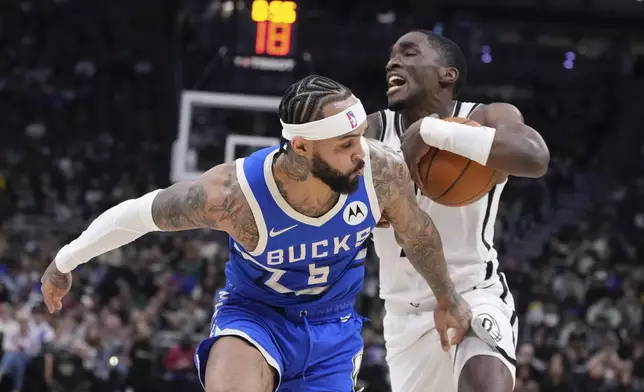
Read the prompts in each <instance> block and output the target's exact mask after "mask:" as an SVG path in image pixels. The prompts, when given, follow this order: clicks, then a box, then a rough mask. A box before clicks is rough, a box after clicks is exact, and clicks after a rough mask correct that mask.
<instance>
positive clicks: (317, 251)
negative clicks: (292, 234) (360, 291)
mask: <svg viewBox="0 0 644 392" xmlns="http://www.w3.org/2000/svg"><path fill="white" fill-rule="evenodd" d="M370 233H371V227H369V228H366V229H364V230H360V231H358V232H357V233H353V234H347V235H345V236H343V237H334V238H331V239H328V240H321V241H316V242H313V243H307V244H299V245H291V246H289V247H288V248H287V249H274V250H270V251H268V252H266V264H267V265H280V264H282V263H284V262H285V261H286V262H288V263H296V262H298V261H303V260H307V261H311V260H315V259H323V258H325V257H331V256H335V255H338V254H340V253H341V252H349V251H351V250H352V249H355V248H359V247H360V246H362V244H364V242H365V241H366V239H367V238H368V237H369V234H370Z"/></svg>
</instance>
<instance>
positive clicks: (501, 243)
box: [0, 0, 644, 392]
mask: <svg viewBox="0 0 644 392" xmlns="http://www.w3.org/2000/svg"><path fill="white" fill-rule="evenodd" d="M81 3H83V2H79V1H74V0H47V1H45V0H43V1H27V0H23V1H18V2H15V3H14V2H12V4H11V5H8V4H2V5H0V9H2V12H1V13H0V18H1V20H0V22H1V23H0V26H1V27H2V34H0V117H1V118H3V124H2V127H3V142H2V143H0V332H1V334H2V346H1V347H2V357H1V360H0V381H1V384H0V390H7V391H20V390H23V391H44V390H51V391H96V392H100V391H113V390H122V391H132V392H134V391H136V392H138V391H166V390H167V391H171V390H179V389H180V388H183V389H182V390H185V391H198V390H200V388H201V386H200V385H199V382H198V381H197V380H196V377H195V375H196V372H195V369H194V365H193V360H192V355H193V353H194V349H195V344H196V342H198V340H199V339H201V338H203V337H204V336H206V335H207V333H208V331H209V323H210V316H211V311H212V309H213V298H214V294H215V292H216V290H217V289H218V288H220V287H222V285H223V284H224V276H223V267H224V263H225V262H226V256H227V243H226V236H224V235H221V234H220V233H216V232H205V231H204V232H201V231H196V232H191V233H187V234H186V233H177V234H153V235H148V236H146V237H144V238H142V239H140V240H138V241H136V243H134V244H131V245H128V246H126V247H123V248H122V249H119V250H116V251H113V252H110V253H108V254H106V255H103V256H101V257H99V258H98V259H97V260H94V261H92V262H91V263H88V264H86V265H83V266H81V267H80V268H79V269H78V270H77V271H76V272H75V274H74V285H73V289H72V293H71V294H70V295H69V296H68V297H66V299H65V302H64V310H63V312H62V313H61V314H59V315H56V316H50V315H49V314H47V313H46V310H45V309H43V307H42V301H41V298H40V296H39V278H40V275H41V273H42V271H44V269H45V267H46V265H47V264H48V263H49V262H50V261H51V260H52V258H53V256H54V255H55V253H56V252H57V250H58V249H59V248H60V247H61V246H62V245H64V244H65V243H66V242H67V241H69V240H71V239H73V238H74V237H75V236H77V235H78V234H79V233H80V232H81V231H82V230H83V229H84V227H86V225H87V224H88V223H89V222H90V221H91V219H93V218H94V217H95V216H96V215H97V214H99V213H100V212H101V211H103V210H105V209H107V208H109V207H110V206H112V205H114V204H116V203H118V202H119V201H121V200H124V199H128V198H131V197H136V196H137V195H140V194H142V193H144V192H146V191H149V190H152V189H156V188H159V187H164V186H167V185H168V170H167V163H168V162H169V160H170V158H169V143H166V139H170V140H171V139H172V138H173V135H170V136H164V137H161V136H159V134H158V133H157V129H156V128H155V127H156V125H157V124H158V119H156V118H155V114H156V113H158V111H159V109H158V104H157V103H156V101H155V100H154V99H153V98H152V97H153V96H154V95H155V94H156V93H157V92H158V91H159V90H158V86H156V85H155V83H154V80H156V79H155V77H156V76H155V73H156V72H157V71H158V68H159V66H158V62H156V61H154V60H153V54H152V53H150V48H149V46H148V45H147V41H146V40H147V37H146V35H145V34H144V33H143V32H144V31H145V30H146V29H145V27H142V26H144V25H141V20H137V19H134V18H128V17H127V16H128V13H127V12H126V11H124V8H123V7H125V6H124V5H123V4H125V2H120V1H118V2H115V3H114V4H115V5H114V6H113V8H110V7H106V9H101V10H93V9H91V7H89V6H87V5H83V4H81ZM119 7H121V8H119ZM108 11H109V12H108ZM99 15H100V17H99ZM63 26H64V28H63ZM329 76H335V75H329ZM597 88H598V87H597V86H596V85H588V86H581V87H577V88H561V89H555V90H553V89H546V90H547V91H540V90H539V89H537V88H535V89H534V94H533V95H532V96H530V97H528V98H525V97H524V98H522V99H516V100H512V101H513V102H514V103H516V104H517V106H518V107H519V108H520V109H521V110H522V111H523V113H524V115H525V117H526V122H527V123H528V124H531V125H533V126H534V127H535V128H537V129H538V130H540V131H541V132H542V133H543V135H544V138H545V139H546V141H547V142H548V143H549V145H550V147H551V151H552V153H553V159H552V164H551V169H550V171H549V174H548V175H547V176H546V177H545V178H543V179H539V180H521V179H511V180H510V184H509V186H508V187H507V188H506V189H507V190H506V192H505V194H504V197H503V202H502V205H501V208H500V212H499V219H498V222H497V236H496V237H497V238H496V242H495V246H496V247H497V248H498V249H500V253H501V254H502V257H501V266H502V268H503V270H504V271H505V273H506V275H507V276H508V281H509V282H510V285H511V288H512V291H513V294H514V297H515V299H516V300H517V309H518V310H519V313H520V315H521V317H520V322H521V323H520V330H521V334H520V339H519V348H518V353H517V361H518V369H517V385H516V390H517V391H519V392H522V391H526V392H527V391H530V392H535V391H559V390H561V391H579V392H582V391H606V392H613V391H614V392H617V391H630V390H644V336H643V335H641V332H640V327H641V325H642V316H643V315H642V300H644V297H643V296H642V295H643V294H642V293H643V291H644V286H643V285H642V283H643V282H644V267H642V266H640V265H638V263H637V261H638V260H640V259H641V258H642V257H643V256H644V255H642V254H641V253H642V252H643V251H644V236H643V234H644V204H643V203H644V202H643V201H642V200H644V175H642V173H641V172H639V174H638V171H637V170H635V171H634V173H633V174H632V176H630V177H628V178H624V179H621V182H620V183H618V184H611V186H610V187H609V188H607V189H604V190H605V191H606V192H605V193H606V195H605V196H606V197H603V194H600V193H597V196H593V198H592V201H593V203H595V204H594V205H593V208H592V209H591V210H590V211H588V212H587V213H585V214H584V215H583V218H582V219H578V220H574V221H570V222H565V221H562V225H561V227H558V228H557V231H556V232H557V234H556V235H554V236H548V237H547V238H542V239H539V240H538V241H536V240H535V242H538V243H536V244H535V246H537V247H538V250H539V252H538V253H537V254H538V256H536V257H529V258H528V257H527V256H526V255H525V254H522V253H521V252H516V251H514V250H513V249H515V248H516V247H513V244H517V243H519V242H520V241H521V240H523V239H524V238H527V236H529V235H530V234H531V233H533V232H534V231H535V230H537V229H538V228H540V227H542V226H544V225H547V224H549V223H550V222H552V221H554V218H553V217H555V216H557V214H558V212H559V211H560V210H561V209H562V207H564V206H563V202H562V201H563V200H565V199H566V196H569V195H574V194H575V192H576V191H579V189H578V188H579V184H580V183H584V181H582V180H583V178H585V177H587V176H592V174H593V165H592V162H593V161H594V160H596V159H597V156H599V155H600V153H601V151H600V150H601V146H602V145H603V141H604V138H605V137H606V131H607V128H609V126H608V124H607V121H608V118H609V117H617V116H619V115H620V113H619V108H618V107H615V105H614V104H613V102H614V100H613V96H614V94H616V91H614V90H613V89H610V88H608V87H606V86H601V87H600V88H601V90H597ZM589 91H601V92H602V93H601V94H589ZM467 94H468V93H467V92H466V95H465V96H464V99H470V100H477V99H479V100H483V101H489V100H490V99H495V98H496V97H494V96H492V94H487V95H485V96H483V97H481V96H480V94H478V95H477V94H474V93H470V95H469V96H468V95H467ZM588 108H592V109H588ZM174 131H176V130H174ZM594 195H595V194H594ZM540 242H543V243H542V244H541V243H540ZM372 253H373V252H372ZM358 305H359V308H360V310H361V312H362V313H363V314H364V315H365V316H366V317H369V318H370V320H371V321H369V322H368V323H367V325H366V327H365V330H364V339H365V346H366V347H365V356H364V360H363V368H362V371H361V373H360V382H361V383H362V385H363V386H365V387H366V391H368V392H380V391H382V392H385V391H388V381H387V372H386V364H385V361H384V357H385V349H384V341H383V338H382V314H383V313H382V312H383V307H382V302H381V301H380V300H379V298H378V263H377V261H376V260H371V262H369V263H367V272H366V276H365V288H364V292H363V294H362V295H361V297H360V298H359V301H358Z"/></svg>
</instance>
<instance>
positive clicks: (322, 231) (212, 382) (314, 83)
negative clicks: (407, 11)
mask: <svg viewBox="0 0 644 392" xmlns="http://www.w3.org/2000/svg"><path fill="white" fill-rule="evenodd" d="M279 116H280V120H281V122H282V126H283V131H282V136H283V139H284V141H283V143H282V144H281V146H275V147H272V148H267V149H264V150H260V151H258V152H256V153H254V154H252V155H250V156H248V157H246V158H244V159H239V160H237V161H236V162H234V163H226V164H222V165H219V166H216V167H214V168H213V169H211V170H209V171H208V172H206V173H204V174H203V175H202V176H201V177H200V178H197V179H195V180H191V181H185V182H180V183H177V184H175V185H173V186H171V187H169V188H167V189H163V190H156V191H153V192H151V193H149V194H147V195H145V196H143V197H141V198H139V199H134V200H128V201H125V202H123V203H121V204H119V205H117V206H115V207H113V208H112V209H110V210H108V211H106V212H104V213H103V214H102V215H101V216H99V217H98V218H97V219H96V220H95V221H94V222H92V224H91V225H90V226H89V227H88V228H87V230H86V231H85V232H83V234H81V236H80V237H78V238H77V239H76V240H74V241H73V242H71V243H70V244H68V245H66V246H65V247H63V248H62V249H61V250H60V251H59V253H58V254H57V256H56V258H55V260H54V261H53V262H52V263H51V265H50V266H49V268H48V269H47V270H46V271H45V273H44V275H43V278H42V283H43V285H42V292H43V296H44V299H45V302H46V304H47V306H48V307H49V310H50V311H52V312H53V311H56V310H60V309H61V306H62V305H61V298H62V297H63V296H64V295H65V294H66V293H67V292H68V290H69V288H70V285H71V274H70V271H72V270H73V269H74V268H75V267H77V266H78V265H79V264H81V263H84V262H87V261H88V260H90V259H91V258H93V257H96V256H98V255H99V254H101V253H104V252H107V251H109V250H111V249H114V248H117V247H119V246H122V245H124V244H127V243H129V242H131V241H133V240H135V239H136V238H138V237H140V236H142V235H144V234H146V233H149V232H153V231H159V230H162V231H178V230H189V229H197V228H212V229H216V230H222V231H225V232H226V233H228V234H229V235H230V261H229V262H228V263H227V265H226V277H227V286H226V288H225V290H223V291H221V292H220V293H219V295H218V298H219V301H218V303H217V305H216V307H215V314H214V316H213V322H212V330H211V335H210V337H209V338H207V339H205V340H204V341H203V342H202V343H201V344H200V345H199V347H198V349H197V354H196V358H195V362H196V365H197V369H198V373H199V378H200V380H201V381H202V383H203V384H204V388H205V389H206V391H207V392H223V391H225V392H231V391H232V392H235V391H239V392H249V391H253V392H258V391H259V392H264V391H266V392H267V391H274V390H279V391H300V392H306V391H319V392H331V391H337V392H349V391H351V390H353V388H354V387H355V382H356V378H357V373H358V370H359V368H360V361H361V356H362V338H361V335H360V330H361V327H362V318H361V317H360V316H358V315H357V314H356V313H355V311H354V298H355V296H356V295H357V294H358V293H359V292H360V290H361V289H362V284H363V275H364V263H365V256H366V245H365V240H366V239H367V237H368V236H369V234H370V233H371V231H372V229H373V228H374V226H375V225H376V223H377V222H378V221H379V220H380V218H381V217H384V218H385V219H387V220H388V221H389V222H391V225H392V226H393V227H394V228H395V230H396V235H397V236H398V240H399V243H400V244H401V246H402V247H403V248H404V249H405V251H406V252H407V255H408V257H409V261H410V262H411V264H412V265H413V266H414V268H415V269H416V270H417V271H418V273H419V274H420V275H421V276H423V277H424V278H425V280H426V284H428V285H429V287H431V290H432V291H433V293H434V295H435V296H436V298H437V300H438V306H437V311H436V318H435V320H436V325H437V328H438V329H439V330H440V331H441V338H442V343H443V346H444V348H445V349H446V350H448V349H449V346H450V343H452V344H455V343H458V342H459V341H460V339H461V338H462V337H463V336H464V334H465V333H466V331H467V330H468V328H469V321H470V311H469V306H468V305H467V303H466V302H464V301H462V299H461V297H460V296H459V295H458V294H457V293H456V292H455V291H454V289H453V287H454V285H453V284H452V282H451V280H450V277H449V275H448V272H447V267H446V265H445V260H444V257H443V252H442V246H441V241H440V237H439V234H438V232H437V231H436V230H435V227H434V224H433V222H432V221H431V219H429V217H428V216H427V215H426V214H425V213H423V212H422V211H421V210H420V209H419V207H418V205H417V204H416V199H415V195H414V193H413V188H412V186H411V185H412V182H411V177H410V175H409V171H408V170H407V167H406V164H405V162H404V161H403V160H402V158H401V156H400V155H399V154H397V153H395V152H393V150H390V149H388V148H387V147H385V146H384V145H382V144H381V143H379V142H371V141H369V142H368V141H366V140H365V139H364V138H363V134H364V132H365V128H366V126H367V122H366V118H367V116H366V113H365V111H364V108H363V107H362V104H361V103H360V101H359V100H357V99H356V98H355V97H354V96H353V95H352V94H351V92H350V91H349V90H348V89H347V88H346V87H344V86H342V85H340V84H338V83H336V82H334V81H332V80H330V79H327V78H323V77H319V76H309V77H307V78H305V79H303V80H301V81H299V82H297V83H295V84H294V85H292V86H291V87H290V88H289V89H288V90H287V91H286V94H285V96H284V97H283V99H282V102H281V104H280V107H279ZM448 329H451V331H450V332H453V333H451V334H450V335H449V336H448ZM450 338H451V341H450Z"/></svg>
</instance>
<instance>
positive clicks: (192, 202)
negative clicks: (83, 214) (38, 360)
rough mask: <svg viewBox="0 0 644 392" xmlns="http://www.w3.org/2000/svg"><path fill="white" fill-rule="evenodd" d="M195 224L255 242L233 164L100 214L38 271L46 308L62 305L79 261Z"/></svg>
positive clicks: (254, 230) (247, 244)
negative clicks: (157, 233)
mask: <svg viewBox="0 0 644 392" xmlns="http://www.w3.org/2000/svg"><path fill="white" fill-rule="evenodd" d="M197 228H211V229H217V230H221V231H225V232H227V233H228V234H230V235H231V236H232V237H233V238H235V239H236V240H237V241H239V242H240V243H241V244H242V245H244V247H247V249H254V247H255V246H256V245H257V241H258V237H259V236H258V232H257V228H256V226H255V221H254V217H253V214H252V212H251V210H250V207H249V206H248V204H247V202H246V199H245V198H244V196H243V193H242V191H241V188H240V186H239V184H238V182H237V175H236V170H235V164H224V165H220V166H217V167H215V168H213V169H211V170H209V171H208V172H206V173H204V174H203V175H202V176H200V177H199V178H197V179H195V180H190V181H184V182H180V183H177V184H175V185H172V186H171V187H169V188H167V189H163V190H157V191H154V192H150V193H148V194H147V195H144V196H142V197H140V198H138V199H132V200H126V201H124V202H122V203H120V204H118V205H116V206H114V207H112V208H110V209H109V210H107V211H105V212H104V213H103V214H101V215H100V216H99V217H98V218H96V219H95V220H94V221H93V222H92V223H91V224H90V225H89V227H88V228H87V230H85V231H84V232H83V233H82V234H81V235H80V236H79V237H78V238H77V239H75V240H74V241H72V242H71V243H69V244H67V245H65V246H64V247H63V248H62V249H61V250H60V251H59V252H58V254H57V255H56V257H55V259H54V261H53V262H52V263H51V264H50V265H49V267H48V268H47V270H46V271H45V273H44V274H43V277H42V279H41V282H42V288H41V291H42V292H43V297H44V299H45V303H46V304H47V306H48V308H49V311H50V312H53V311H55V310H59V309H60V308H61V307H62V304H61V302H60V300H61V299H62V297H63V296H64V295H65V294H67V292H68V291H69V289H70V287H71V274H70V272H71V271H72V270H73V269H75V268H76V267H77V266H78V265H80V264H82V263H86V262H88V261H89V260H90V259H92V258H94V257H96V256H99V255H101V254H103V253H105V252H108V251H110V250H113V249H116V248H118V247H121V246H123V245H126V244H128V243H130V242H132V241H134V240H136V239H137V238H139V237H141V236H143V235H145V234H146V233H149V232H153V231H178V230H190V229H197Z"/></svg>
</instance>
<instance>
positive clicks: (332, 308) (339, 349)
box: [195, 288, 363, 392]
mask: <svg viewBox="0 0 644 392" xmlns="http://www.w3.org/2000/svg"><path fill="white" fill-rule="evenodd" d="M362 321H363V319H362V317H360V316H359V315H358V314H357V313H356V312H355V311H354V301H353V300H345V301H341V302H334V303H325V304H324V305H318V306H316V307H312V306H308V307H306V308H297V309H294V308H287V309H285V308H277V307H271V306H268V305H265V304H262V303H259V302H255V301H250V300H247V299H244V298H241V297H240V296H239V295H236V294H235V293H234V289H233V290H231V289H230V288H228V289H227V290H226V291H223V290H222V291H220V292H219V293H218V301H217V305H216V306H215V314H214V315H213V318H212V327H211V333H210V337H208V338H207V339H205V340H203V341H202V342H201V343H200V344H199V346H198V347H197V352H196V353H195V364H196V366H197V371H198V374H199V379H200V380H201V383H202V385H203V384H205V378H206V362H207V360H208V356H209V354H210V349H211V348H212V345H213V344H214V343H215V341H216V340H217V339H218V338H219V337H221V336H237V337H240V338H242V339H244V340H246V341H247V342H249V343H250V344H252V345H253V346H255V347H256V348H257V349H258V350H259V351H260V352H261V353H262V355H263V356H264V358H265V359H266V362H268V364H269V365H270V366H271V367H273V368H274V369H275V370H276V371H277V373H278V374H279V381H278V385H277V388H276V390H277V391H281V392H295V391H301V392H308V391H310V392H351V391H353V390H354V387H355V382H356V380H357V376H358V371H359V370H360V364H361V362H362V346H363V344H362V335H361V330H362Z"/></svg>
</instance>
